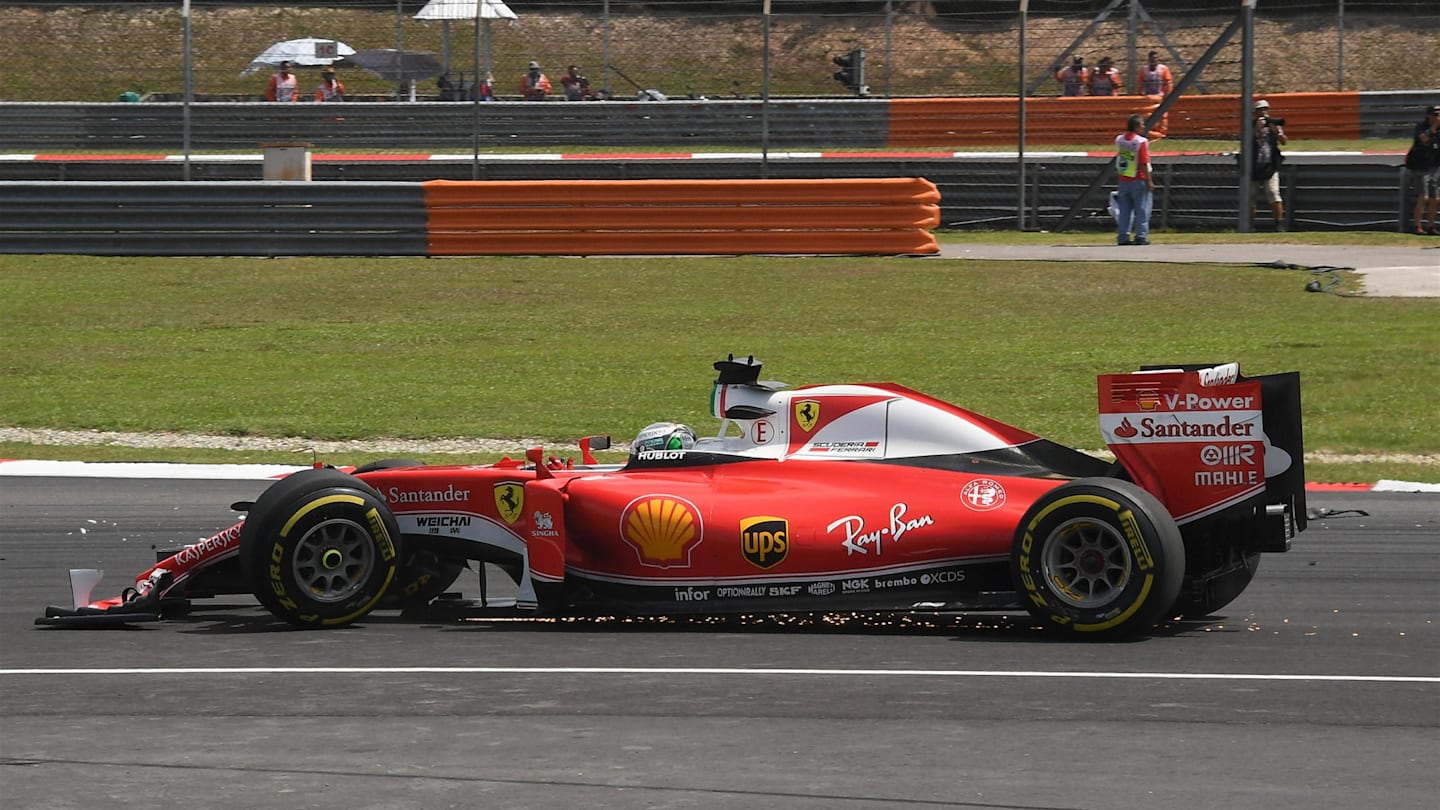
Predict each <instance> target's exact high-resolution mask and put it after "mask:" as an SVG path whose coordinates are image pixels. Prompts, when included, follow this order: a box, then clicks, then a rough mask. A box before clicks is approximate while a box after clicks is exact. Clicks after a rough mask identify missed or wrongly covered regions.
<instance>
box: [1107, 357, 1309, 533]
mask: <svg viewBox="0 0 1440 810" xmlns="http://www.w3.org/2000/svg"><path fill="white" fill-rule="evenodd" d="M1099 398H1100V408H1099V411H1100V432H1101V434H1102V435H1103V436H1104V438H1105V444H1106V445H1108V446H1109V448H1110V450H1111V451H1112V452H1114V453H1115V458H1116V460H1117V461H1118V462H1120V464H1121V465H1123V466H1124V468H1125V470H1126V472H1127V473H1129V475H1130V478H1131V480H1133V481H1134V482H1135V483H1137V484H1139V485H1140V486H1142V487H1144V488H1145V489H1147V490H1149V491H1150V492H1151V493H1153V494H1154V495H1155V496H1156V497H1157V498H1159V499H1160V501H1161V503H1163V504H1165V507H1166V509H1168V510H1169V511H1170V514H1171V515H1172V516H1174V518H1175V522H1176V523H1178V524H1180V525H1182V526H1184V525H1185V524H1187V523H1192V522H1195V521H1198V520H1202V519H1205V518H1209V517H1212V516H1225V517H1238V518H1241V519H1245V518H1247V517H1250V516H1256V517H1261V516H1268V517H1270V518H1272V519H1274V520H1275V521H1276V522H1277V526H1278V528H1279V529H1280V533H1281V534H1283V535H1284V543H1283V545H1286V546H1288V541H1289V538H1290V537H1293V536H1294V534H1295V533H1296V532H1299V531H1302V530H1303V529H1304V528H1305V448H1304V437H1303V431H1302V428H1301V421H1300V375H1299V373H1298V372H1286V373H1283V374H1267V375H1263V376H1259V377H1245V376H1242V375H1241V374H1240V365H1239V364H1238V363H1225V364H1222V365H1216V366H1171V367H1165V368H1159V367H1146V368H1143V369H1142V370H1141V371H1139V372H1136V373H1133V374H1107V375H1102V376H1101V377H1100V378H1099ZM1266 534H1270V532H1268V531H1267V532H1266ZM1279 545H1282V544H1281V543H1280V538H1279V537H1272V538H1271V539H1270V540H1269V541H1268V542H1267V543H1266V546H1267V548H1269V549H1270V550H1277V551H1278V550H1283V549H1282V548H1279V547H1277V546H1279Z"/></svg>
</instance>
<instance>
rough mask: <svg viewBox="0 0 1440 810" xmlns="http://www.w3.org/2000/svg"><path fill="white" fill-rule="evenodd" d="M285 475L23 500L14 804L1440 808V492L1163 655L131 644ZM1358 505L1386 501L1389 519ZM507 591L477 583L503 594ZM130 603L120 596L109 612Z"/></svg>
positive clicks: (236, 632)
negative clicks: (254, 501) (81, 582)
mask: <svg viewBox="0 0 1440 810" xmlns="http://www.w3.org/2000/svg"><path fill="white" fill-rule="evenodd" d="M265 485H266V484H265V483H264V482H260V481H225V482H217V481H176V480H166V481H159V480H93V479H91V480H85V479H65V478H11V479H4V480H3V481H0V729H3V733H0V806H3V807H5V808H6V810H20V809H21V808H60V809H61V810H63V809H64V808H128V807H146V808H151V807H205V808H216V810H231V809H232V808H235V809H238V808H246V809H247V810H249V809H252V808H285V809H286V810H294V809H296V808H332V807H346V808H371V807H383V808H427V809H428V808H446V807H457V808H469V807H503V808H576V807H596V806H603V807H616V808H630V807H637V808H638V807H645V808H722V809H723V810H728V808H747V809H749V808H756V807H764V808H771V807H783V808H804V809H806V810H808V809H809V808H817V810H818V808H826V809H827V810H835V809H836V808H839V809H841V810H848V809H849V808H863V809H864V810H878V808H979V809H981V810H999V809H1000V808H1024V810H1059V809H1061V808H1063V809H1064V810H1072V809H1073V810H1082V809H1083V810H1102V809H1104V810H1121V809H1123V808H1150V809H1151V810H1154V809H1155V808H1196V807H1225V808H1230V809H1231V810H1238V809H1239V808H1266V810H1284V809H1285V808H1305V810H1315V809H1316V808H1388V809H1390V810H1393V809H1394V808H1430V809H1433V808H1434V807H1435V797H1436V796H1437V795H1440V769H1437V767H1436V766H1437V764H1440V584H1437V583H1440V554H1437V551H1440V549H1437V545H1440V496H1437V495H1430V494H1389V493H1373V492H1333V493H1312V494H1311V496H1310V498H1311V507H1312V508H1325V509H1331V510H1335V514H1334V515H1333V516H1330V517H1326V518H1323V519H1317V520H1314V521H1312V523H1311V525H1310V530H1309V531H1307V532H1305V533H1304V534H1302V535H1301V536H1300V537H1299V538H1298V540H1297V543H1296V547H1295V549H1294V550H1293V551H1291V552H1290V553H1288V554H1283V555H1271V556H1268V557H1267V558H1266V559H1265V561H1264V562H1263V563H1262V565H1261V568H1260V574H1259V576H1258V578H1257V579H1256V581H1255V582H1254V583H1253V584H1252V585H1251V587H1250V589H1249V590H1248V591H1247V592H1246V593H1245V594H1243V595H1242V596H1241V597H1240V598H1239V599H1238V600H1237V601H1236V602H1234V603H1233V604H1232V605H1231V606H1230V607H1229V608H1227V609H1226V610H1225V611H1224V612H1223V613H1224V615H1222V616H1217V617H1213V618H1212V619H1211V620H1207V621H1205V622H1196V623H1189V624H1183V625H1175V626H1169V627H1165V628H1163V629H1161V630H1160V631H1159V632H1157V633H1156V634H1155V635H1154V636H1153V637H1151V638H1148V639H1145V640H1142V641H1137V642H1130V643H1110V644H1096V643H1079V642H1070V641H1062V640H1056V639H1054V638H1052V637H1049V636H1047V635H1046V634H1044V633H1041V632H1039V631H1037V630H1035V629H1033V628H1032V627H1031V625H1030V623H1029V622H1028V621H1027V620H1026V619H1025V618H1024V617H1010V618H1008V619H1006V618H1000V617H995V616H966V617H958V618H948V619H944V620H941V621H935V622H929V623H918V622H917V623H910V624H909V625H904V626H902V625H901V624H900V623H899V622H897V621H896V620H894V619H881V620H874V621H868V622H866V621H859V620H855V619H850V620H848V621H840V622H837V623H834V624H829V623H826V624H819V625H817V624H815V623H809V624H802V623H799V622H786V621H782V620H776V619H770V620H765V621H759V620H752V621H748V622H732V623H725V624H716V625H713V626H711V625H700V626H687V627H680V626H675V625H672V624H665V623H660V622H656V621H649V622H621V621H613V620H612V621H586V622H574V623H568V624H556V623H538V622H497V621H480V622H467V623H409V622H405V621H402V620H400V619H399V618H398V617H396V616H393V615H391V616H384V615H379V614H376V615H373V616H372V617H371V618H369V619H367V620H366V621H365V622H363V623H361V624H359V625H357V626H354V627H351V628H347V629H343V630H334V631H293V630H288V629H285V628H283V627H282V626H279V625H277V624H276V623H275V622H273V621H271V619H270V618H269V616H268V614H266V613H264V612H263V611H262V610H261V609H260V608H258V607H257V606H256V604H255V602H254V600H253V599H252V598H250V597H224V598H223V599H224V602H223V603H222V605H218V606H217V605H211V604H208V603H207V602H197V603H196V605H197V610H196V611H195V612H194V613H192V614H191V616H189V617H188V618H186V619H184V620H181V621H167V622H163V623H158V624H147V625H139V626H137V627H135V628H133V629H129V630H65V629H52V628H41V627H35V626H34V625H33V619H34V617H35V616H37V615H39V614H40V612H41V609H42V607H43V606H44V605H45V604H64V603H65V602H66V601H67V599H68V596H69V594H68V587H67V584H66V582H67V580H66V575H65V570H66V569H67V568H71V567H97V568H104V569H107V571H108V572H109V574H110V576H109V578H108V580H107V582H106V583H105V584H103V585H102V586H101V588H100V591H101V592H103V595H110V594H112V593H115V592H118V589H119V588H120V587H121V586H123V585H124V584H126V583H127V581H128V579H129V578H130V577H133V575H134V574H135V573H137V572H138V571H140V570H141V569H143V568H144V567H146V566H147V565H148V564H149V562H150V561H151V560H153V559H154V557H153V551H152V547H161V548H167V547H174V546H176V545H178V544H183V543H185V542H192V541H193V540H195V539H198V538H200V537H201V536H204V535H208V534H210V533H211V532H213V531H215V530H217V529H219V528H222V527H223V526H226V525H229V524H230V523H231V522H232V521H233V520H234V518H235V514H234V513H233V512H231V511H230V510H229V509H228V506H227V505H228V504H229V503H231V502H233V501H235V500H239V499H247V498H253V497H255V496H256V495H258V493H259V492H260V490H261V489H262V488H263V487H264V486H265ZM1348 510H1362V511H1363V512H1365V513H1368V514H1366V515H1362V514H1359V513H1357V512H1351V511H1348ZM477 583H478V580H474V579H470V578H466V579H462V581H461V585H462V586H463V587H462V589H463V590H464V591H465V593H466V594H467V595H471V596H473V595H474V594H475V591H476V585H477ZM100 595H102V594H101V593H100V592H97V594H96V596H97V597H98V596H100Z"/></svg>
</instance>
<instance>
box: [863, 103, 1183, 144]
mask: <svg viewBox="0 0 1440 810" xmlns="http://www.w3.org/2000/svg"><path fill="white" fill-rule="evenodd" d="M1159 103H1160V99H1159V98H1158V97H1154V96H1105V97H1093V96H1092V97H1084V96H1081V97H1078V98H1073V97H1072V98H1065V97H1061V98H1032V99H1026V101H1025V136H1026V137H1025V142H1026V143H1039V144H1055V145H1061V144H1089V143H1097V142H1098V143H1108V142H1109V141H1111V140H1113V139H1114V138H1115V136H1116V135H1119V134H1120V133H1122V132H1124V131H1125V119H1126V118H1129V117H1130V116H1131V115H1132V114H1134V113H1139V114H1141V115H1145V116H1149V114H1150V113H1151V112H1154V110H1155V108H1156V107H1157V106H1159ZM1018 109H1019V105H1018V102H1017V100H1016V99H1015V98H1013V97H1012V98H913V99H893V100H891V102H890V133H889V145H890V146H891V147H904V146H957V145H959V146H1014V145H1015V142H1016V139H1017V138H1018V137H1019V126H1018V122H1019V118H1018ZM1152 132H1153V136H1152V137H1157V138H1158V137H1161V136H1163V135H1164V132H1163V131H1152Z"/></svg>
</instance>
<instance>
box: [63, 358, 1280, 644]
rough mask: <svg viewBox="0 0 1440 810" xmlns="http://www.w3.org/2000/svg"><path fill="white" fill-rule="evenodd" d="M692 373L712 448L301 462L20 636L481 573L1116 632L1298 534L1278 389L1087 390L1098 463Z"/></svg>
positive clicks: (1270, 382) (1192, 375) (909, 403)
mask: <svg viewBox="0 0 1440 810" xmlns="http://www.w3.org/2000/svg"><path fill="white" fill-rule="evenodd" d="M715 369H716V371H718V372H719V376H718V378H717V379H716V380H715V384H714V388H713V392H712V403H711V410H712V413H713V414H714V416H715V417H717V418H718V419H720V420H721V424H720V429H719V431H718V435H716V436H714V437H710V438H701V439H698V440H696V439H694V437H693V433H690V432H689V429H688V428H684V427H683V426H678V425H670V424H667V423H662V424H660V425H659V426H656V427H655V429H653V430H651V429H647V431H646V432H645V433H642V434H641V436H640V438H639V439H637V442H636V444H635V447H634V448H632V451H631V453H630V457H629V459H628V461H627V462H626V463H624V464H609V465H607V464H597V463H595V459H594V457H593V455H592V451H593V450H597V449H604V448H606V447H608V446H609V439H608V438H606V437H591V438H588V439H586V440H584V441H582V443H581V447H582V461H581V463H579V464H575V463H573V462H570V463H557V462H556V461H555V460H554V459H553V458H552V459H550V460H548V461H547V459H546V458H545V456H544V453H543V451H542V450H541V449H540V448H536V449H533V450H531V451H530V452H529V453H528V454H527V460H526V461H524V462H521V461H512V460H509V459H506V460H502V461H501V462H499V463H496V464H491V465H483V466H481V465H476V466H445V467H427V466H423V465H418V464H415V463H403V462H390V463H386V462H382V463H378V464H375V465H369V466H367V467H362V468H360V469H357V470H355V471H354V472H353V473H346V472H342V471H340V470H337V469H333V468H318V469H311V470H305V471H301V472H299V473H296V474H294V475H291V476H289V477H287V478H285V479H283V480H281V481H278V482H277V483H275V484H273V485H272V486H271V487H270V488H269V489H267V490H266V491H265V492H264V493H263V494H262V495H261V496H260V498H259V499H258V500H257V501H255V502H254V503H253V504H238V505H237V508H238V509H242V510H244V511H247V512H248V517H247V518H246V519H245V520H244V521H242V522H241V523H239V524H237V525H235V526H233V527H231V528H229V529H226V530H225V531H222V532H220V533H218V534H216V535H214V536H213V537H210V538H208V539H206V540H204V541H202V542H199V543H196V544H193V545H190V546H187V547H185V548H184V549H182V550H180V551H178V552H176V553H173V554H168V556H166V557H165V558H164V559H162V560H160V561H159V563H158V564H157V565H156V566H155V567H153V568H151V569H149V570H148V571H145V572H143V573H142V574H140V576H139V577H138V578H137V579H136V581H135V585H134V587H133V588H128V589H126V591H125V594H124V595H122V596H120V597H116V598H114V599H107V600H103V601H99V602H93V603H92V602H89V596H88V591H85V595H84V596H83V598H82V599H79V600H77V602H78V603H80V604H81V605H82V606H80V607H76V608H74V609H70V608H50V609H49V610H48V611H47V613H48V615H47V617H46V618H42V619H37V622H39V623H42V624H58V625H65V624H92V625H93V624H103V623H107V622H114V623H122V622H129V621H136V620H153V619H155V618H158V617H159V616H160V615H161V614H162V613H163V612H165V611H166V609H167V607H169V606H173V605H177V603H183V602H184V601H185V600H187V599H191V598H195V597H197V596H201V595H209V594H212V593H216V592H233V591H238V590H243V591H247V592H250V593H253V594H254V595H255V597H256V598H258V599H259V601H260V602H261V604H263V605H264V606H265V607H266V608H268V609H269V610H270V611H271V612H273V613H274V614H275V615H276V616H278V617H280V618H281V619H283V620H285V621H286V622H289V623H291V624H294V625H297V626H301V627H333V626H339V625H345V624H349V623H351V622H354V621H356V620H357V619H360V618H361V617H363V616H365V615H366V614H367V613H369V612H370V611H372V610H375V609H377V608H386V607H395V606H400V607H409V608H412V609H415V608H420V607H423V606H425V605H427V604H428V603H430V601H431V600H433V599H435V598H436V597H437V596H438V595H439V594H440V593H441V592H443V591H444V590H445V589H447V588H448V587H449V586H450V585H451V584H452V583H453V582H454V580H455V578H456V577H457V576H458V575H459V573H460V572H461V571H462V570H464V568H465V567H466V566H467V565H468V564H469V562H471V561H483V562H486V563H490V564H493V565H496V566H498V567H499V568H501V569H503V570H505V571H506V572H508V573H509V574H510V575H511V577H512V578H513V579H514V581H515V583H516V586H517V591H516V593H517V596H516V597H515V598H514V599H513V601H512V602H511V603H509V604H508V605H507V610H508V611H509V612H510V613H511V614H513V615H521V616H526V615H528V616H542V615H543V616H556V615H617V614H619V615H640V614H649V615H656V614H658V615H680V614H697V613H698V614H719V613H767V614H773V613H793V612H833V611H865V610H878V611H912V610H913V611H923V610H929V611H991V610H1008V611H1016V610H1020V609H1022V608H1023V609H1025V610H1028V611H1029V612H1030V613H1031V614H1033V616H1034V617H1035V619H1037V620H1038V621H1039V622H1040V623H1042V624H1044V625H1046V626H1048V627H1050V628H1053V629H1055V630H1058V631H1063V632H1067V633H1073V634H1076V635H1078V636H1083V637H1090V638H1116V637H1123V636H1130V635H1135V634H1143V633H1145V632H1147V631H1149V630H1150V629H1151V628H1153V627H1154V626H1155V625H1156V623H1157V622H1160V621H1162V620H1165V619H1166V618H1169V617H1173V616H1177V615H1184V616H1203V615H1206V614H1208V613H1210V612H1211V611H1214V610H1216V609H1218V608H1220V607H1222V606H1223V605H1225V604H1226V603H1228V602H1230V601H1231V600H1232V599H1234V598H1235V597H1236V596H1238V595H1239V594H1240V592H1241V591H1242V590H1244V588H1245V587H1246V585H1247V584H1248V583H1249V582H1250V580H1251V578H1252V577H1253V576H1254V574H1255V570H1256V567H1257V564H1258V562H1259V557H1260V555H1261V554H1262V553H1264V552H1280V551H1286V550H1287V549H1288V548H1289V545H1290V541H1291V539H1292V538H1293V537H1294V536H1295V535H1296V534H1297V533H1298V532H1300V531H1301V530H1303V529H1304V527H1305V503H1304V497H1305V494H1304V471H1303V447H1302V434H1301V423H1300V384H1299V375H1298V374H1296V373H1293V372H1291V373H1285V374H1276V375H1267V376H1262V377H1255V378H1246V377H1242V376H1241V375H1240V371H1239V367H1238V365H1237V364H1234V363H1230V364H1224V365H1218V366H1207V367H1184V368H1155V369H1147V370H1143V371H1140V372H1136V373H1131V374H1119V375H1106V376H1102V377H1100V378H1099V401H1100V406H1099V415H1100V430H1101V433H1102V434H1103V436H1104V438H1105V442H1106V443H1107V444H1108V445H1109V447H1110V449H1111V451H1113V453H1114V455H1115V461H1114V462H1113V463H1112V462H1109V461H1104V460H1100V459H1098V458H1095V457H1093V456H1091V455H1087V454H1085V453H1082V452H1079V451H1077V450H1073V449H1070V448H1067V447H1063V446H1061V445H1058V444H1055V443H1054V442H1051V441H1047V440H1045V439H1042V438H1040V437H1038V436H1035V435H1033V434H1030V433H1027V432H1025V431H1023V430H1020V429H1017V428H1014V427H1011V426H1009V425H1005V424H1002V423H1000V422H997V421H995V420H993V419H989V418H986V417H984V416H981V415H979V414H977V413H973V412H971V411H968V410H965V409H964V408H960V407H957V406H955V405H951V404H949V403H946V402H943V401H940V400H938V399H935V398H933V397H929V396H926V395H925V394H922V393H920V392H918V391H913V390H911V389H908V388H905V387H902V386H899V385H895V384H891V383H878V384H843V385H815V386H807V387H801V388H795V389H788V388H787V387H786V386H784V385H783V384H781V383H773V382H762V381H761V380H760V370H761V364H760V363H759V362H758V361H756V360H754V359H753V358H741V359H736V358H734V357H730V358H728V359H725V360H722V361H720V362H718V363H715ZM482 580H483V577H482ZM227 583H228V584H227ZM82 590H83V588H82ZM483 601H484V597H483V595H482V602H483ZM478 607H479V608H480V609H488V610H490V611H491V613H490V614H487V615H493V611H494V610H495V607H494V606H493V605H479V606H478Z"/></svg>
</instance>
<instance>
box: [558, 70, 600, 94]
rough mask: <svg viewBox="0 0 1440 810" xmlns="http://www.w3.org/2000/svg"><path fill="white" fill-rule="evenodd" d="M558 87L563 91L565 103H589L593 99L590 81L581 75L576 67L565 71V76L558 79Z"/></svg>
mask: <svg viewBox="0 0 1440 810" xmlns="http://www.w3.org/2000/svg"><path fill="white" fill-rule="evenodd" d="M560 86H561V87H562V88H564V90H565V100H566V101H590V100H592V99H594V98H595V93H594V92H592V91H591V90H590V80H589V79H587V78H585V77H584V76H583V75H581V73H580V67H579V66H578V65H571V66H570V67H569V68H567V69H566V71H565V75H564V76H562V77H561V78H560Z"/></svg>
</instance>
